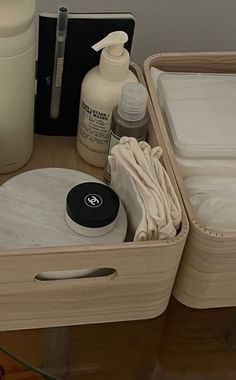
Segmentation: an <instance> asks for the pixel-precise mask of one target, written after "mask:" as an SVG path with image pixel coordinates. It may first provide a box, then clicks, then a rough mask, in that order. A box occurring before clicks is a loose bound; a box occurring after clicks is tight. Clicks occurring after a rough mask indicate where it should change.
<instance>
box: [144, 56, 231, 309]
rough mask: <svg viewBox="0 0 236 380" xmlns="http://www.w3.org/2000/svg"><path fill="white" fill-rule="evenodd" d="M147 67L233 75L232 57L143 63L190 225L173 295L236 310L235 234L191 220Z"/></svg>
mask: <svg viewBox="0 0 236 380" xmlns="http://www.w3.org/2000/svg"><path fill="white" fill-rule="evenodd" d="M151 67H156V68H158V69H160V70H163V71H167V72H168V71H169V72H171V71H172V72H200V73H202V72H213V73H236V53H232V52H231V53H180V54H178V53H174V54H156V55H152V56H150V57H148V58H147V59H146V60H145V62H144V71H145V77H146V81H147V85H148V89H149V92H150V96H151V100H152V103H153V107H154V110H155V115H156V124H155V126H156V129H157V130H158V131H161V133H162V136H163V139H164V143H165V146H166V149H167V151H168V155H169V158H170V161H171V164H172V168H173V171H174V174H175V177H176V180H177V183H178V186H179V190H180V193H181V196H182V199H183V202H184V205H185V207H186V210H187V215H188V218H189V221H190V233H189V235H188V239H187V244H186V247H185V250H184V254H183V258H182V261H181V265H180V268H179V272H178V276H177V279H176V283H175V286H174V290H173V293H174V295H175V297H176V298H177V299H178V300H179V301H180V302H182V303H184V304H185V305H187V306H190V307H193V308H214V307H226V306H236V233H224V234H219V233H216V232H215V231H210V230H208V229H206V228H205V227H204V226H203V225H201V224H200V223H199V221H197V220H196V219H195V215H194V210H193V208H192V206H191V204H190V201H189V198H188V195H187V193H186V190H185V187H184V183H183V179H182V177H181V175H180V172H179V169H178V165H177V162H176V159H175V155H174V152H173V149H172V146H171V143H170V140H169V137H168V133H167V129H166V125H165V122H164V119H163V116H162V112H161V108H160V106H159V103H158V97H157V92H156V90H155V89H154V86H153V83H152V79H151V73H150V69H151ZM157 91H158V90H157Z"/></svg>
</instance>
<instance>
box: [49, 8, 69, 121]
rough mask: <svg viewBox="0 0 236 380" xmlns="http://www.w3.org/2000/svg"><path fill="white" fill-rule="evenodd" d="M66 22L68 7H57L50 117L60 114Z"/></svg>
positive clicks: (56, 116) (56, 117)
mask: <svg viewBox="0 0 236 380" xmlns="http://www.w3.org/2000/svg"><path fill="white" fill-rule="evenodd" d="M67 23H68V9H67V7H65V6H62V7H60V8H59V9H58V15H57V28H56V43H55V55H54V69H53V81H52V92H51V106H50V116H51V119H58V117H59V114H60V104H61V86H62V77H63V67H64V55H65V47H66V35H67Z"/></svg>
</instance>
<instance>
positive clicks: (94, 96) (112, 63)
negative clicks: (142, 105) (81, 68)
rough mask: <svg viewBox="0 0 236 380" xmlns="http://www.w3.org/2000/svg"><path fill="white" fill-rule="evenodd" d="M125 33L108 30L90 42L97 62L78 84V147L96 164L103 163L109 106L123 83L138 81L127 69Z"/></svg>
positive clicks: (100, 165) (108, 126)
mask: <svg viewBox="0 0 236 380" xmlns="http://www.w3.org/2000/svg"><path fill="white" fill-rule="evenodd" d="M127 41H128V35H127V34H126V33H125V32H123V31H117V32H112V33H109V34H108V35H107V36H106V37H105V38H103V39H102V40H101V41H99V42H98V43H96V44H95V45H93V46H92V49H94V50H95V51H99V50H101V49H103V50H102V52H101V56H100V63H99V66H96V67H94V68H93V69H91V70H90V71H89V72H88V73H87V74H86V75H85V77H84V79H83V82H82V86H81V95H80V109H79V125H78V134H77V150H78V152H79V154H80V156H81V157H82V158H83V159H84V160H85V161H87V162H88V163H90V164H91V165H94V166H97V167H104V166H105V163H106V153H107V149H108V139H109V131H110V127H111V117H112V110H113V108H114V107H115V106H116V105H117V104H118V102H119V99H120V95H121V88H122V86H123V85H124V84H125V83H128V82H137V78H136V76H135V75H134V74H133V73H132V72H131V71H130V70H129V62H130V58H129V52H128V51H127V50H126V49H125V48H124V44H125V43H126V42H127Z"/></svg>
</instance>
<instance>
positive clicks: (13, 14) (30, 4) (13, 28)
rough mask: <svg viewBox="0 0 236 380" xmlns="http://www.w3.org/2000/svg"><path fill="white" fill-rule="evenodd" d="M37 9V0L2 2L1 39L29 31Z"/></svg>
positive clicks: (0, 13)
mask: <svg viewBox="0 0 236 380" xmlns="http://www.w3.org/2000/svg"><path fill="white" fill-rule="evenodd" d="M35 9H36V3H35V0H21V1H19V0H1V1H0V37H10V36H14V35H17V34H20V33H22V32H24V31H25V30H26V29H28V28H29V26H30V25H31V23H32V21H33V18H34V15H35Z"/></svg>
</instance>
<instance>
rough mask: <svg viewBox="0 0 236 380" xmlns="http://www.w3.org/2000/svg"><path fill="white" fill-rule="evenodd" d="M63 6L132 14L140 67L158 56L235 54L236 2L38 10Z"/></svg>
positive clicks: (68, 1) (158, 0)
mask: <svg viewBox="0 0 236 380" xmlns="http://www.w3.org/2000/svg"><path fill="white" fill-rule="evenodd" d="M63 4H64V5H67V6H68V7H69V9H70V10H71V11H73V12H105V11H106V12H109V11H116V12H121V11H123V12H125V11H130V12H132V13H133V14H134V16H135V18H136V31H135V36H134V44H133V50H132V59H133V60H134V61H136V62H137V63H139V64H141V63H142V62H143V60H144V59H145V57H147V56H148V55H150V54H152V53H155V52H167V51H169V52H174V51H179V52H180V51H220V50H222V51H223V50H236V21H235V20H236V0H64V1H63V0H37V10H38V12H43V11H44V12H45V11H46V12H49V11H50V12H52V11H56V10H57V8H58V6H59V5H63Z"/></svg>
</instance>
